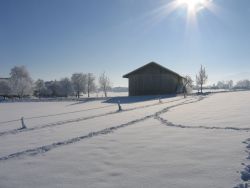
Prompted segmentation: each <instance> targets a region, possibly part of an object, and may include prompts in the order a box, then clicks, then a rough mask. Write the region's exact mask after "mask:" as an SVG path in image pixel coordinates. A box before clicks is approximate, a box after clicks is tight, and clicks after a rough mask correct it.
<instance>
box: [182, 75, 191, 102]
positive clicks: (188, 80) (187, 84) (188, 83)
mask: <svg viewBox="0 0 250 188" xmlns="http://www.w3.org/2000/svg"><path fill="white" fill-rule="evenodd" d="M192 86H193V80H192V78H191V77H190V76H185V78H184V79H183V94H184V98H186V95H187V91H188V89H189V88H192Z"/></svg>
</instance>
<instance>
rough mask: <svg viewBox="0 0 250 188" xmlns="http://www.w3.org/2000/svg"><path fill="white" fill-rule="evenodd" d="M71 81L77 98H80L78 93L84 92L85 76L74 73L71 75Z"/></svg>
mask: <svg viewBox="0 0 250 188" xmlns="http://www.w3.org/2000/svg"><path fill="white" fill-rule="evenodd" d="M71 82H72V85H73V88H74V91H75V92H76V96H77V98H80V93H81V92H83V93H85V92H86V84H87V76H86V74H83V73H75V74H73V75H72V77H71Z"/></svg>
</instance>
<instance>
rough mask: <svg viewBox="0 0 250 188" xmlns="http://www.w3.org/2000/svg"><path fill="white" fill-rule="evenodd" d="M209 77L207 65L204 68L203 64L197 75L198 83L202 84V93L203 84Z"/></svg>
mask: <svg viewBox="0 0 250 188" xmlns="http://www.w3.org/2000/svg"><path fill="white" fill-rule="evenodd" d="M207 79H208V76H207V74H206V70H205V67H204V68H203V67H202V65H201V68H200V70H199V73H198V74H197V75H196V84H197V85H198V86H200V90H201V93H202V88H203V85H204V84H206V82H207Z"/></svg>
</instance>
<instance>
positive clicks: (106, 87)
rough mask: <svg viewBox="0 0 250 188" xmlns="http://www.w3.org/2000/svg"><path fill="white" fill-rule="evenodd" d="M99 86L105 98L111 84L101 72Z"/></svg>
mask: <svg viewBox="0 0 250 188" xmlns="http://www.w3.org/2000/svg"><path fill="white" fill-rule="evenodd" d="M99 85H100V89H101V90H102V91H103V93H104V95H105V97H107V91H108V90H109V89H110V88H111V82H110V80H109V78H108V76H107V75H106V73H105V72H103V73H102V74H101V75H100V77H99Z"/></svg>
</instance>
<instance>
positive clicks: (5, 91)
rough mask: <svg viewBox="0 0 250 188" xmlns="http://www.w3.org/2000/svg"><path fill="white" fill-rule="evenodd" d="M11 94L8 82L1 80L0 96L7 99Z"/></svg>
mask: <svg viewBox="0 0 250 188" xmlns="http://www.w3.org/2000/svg"><path fill="white" fill-rule="evenodd" d="M10 94H11V86H10V82H9V80H7V79H6V80H1V81H0V95H1V96H3V97H4V98H5V97H8V96H9V95H10Z"/></svg>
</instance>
